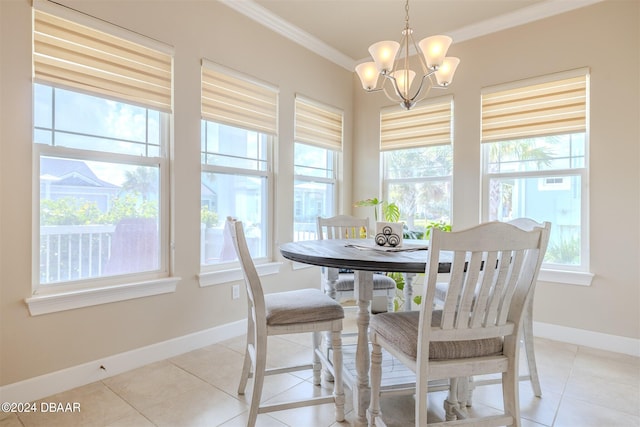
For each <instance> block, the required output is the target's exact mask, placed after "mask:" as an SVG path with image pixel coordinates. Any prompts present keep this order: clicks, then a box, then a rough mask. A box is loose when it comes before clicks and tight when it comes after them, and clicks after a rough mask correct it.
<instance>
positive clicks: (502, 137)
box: [482, 70, 589, 272]
mask: <svg viewBox="0 0 640 427" xmlns="http://www.w3.org/2000/svg"><path fill="white" fill-rule="evenodd" d="M587 111H588V75H587V71H586V70H577V71H572V72H567V73H562V74H556V75H551V76H547V77H543V78H540V79H537V80H530V81H526V82H519V83H518V84H517V85H516V84H513V85H507V86H506V87H505V86H501V87H498V88H487V89H485V90H484V91H483V94H482V142H483V150H482V151H483V172H484V180H483V194H484V196H483V200H484V207H483V217H484V219H485V220H489V221H491V220H499V221H508V220H511V219H514V218H518V217H530V218H533V219H535V220H536V221H550V222H551V223H552V228H551V237H550V240H549V246H548V248H547V253H546V256H545V259H544V266H545V268H547V269H558V270H574V271H584V272H586V271H587V269H588V261H589V260H588V250H587V248H588V236H587V230H588V224H587V206H588V205H587V191H586V188H587V178H588V174H587V172H588V169H587V165H588V158H587V152H588V151H587V147H588V144H587V123H588V120H587Z"/></svg>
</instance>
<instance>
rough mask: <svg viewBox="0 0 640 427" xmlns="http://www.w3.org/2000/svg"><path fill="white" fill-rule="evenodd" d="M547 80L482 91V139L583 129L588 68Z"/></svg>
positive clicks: (500, 139) (529, 135)
mask: <svg viewBox="0 0 640 427" xmlns="http://www.w3.org/2000/svg"><path fill="white" fill-rule="evenodd" d="M571 74H579V75H577V76H570V75H571ZM545 80H547V81H542V82H539V81H538V82H536V81H534V82H530V84H527V85H526V86H522V84H520V86H519V87H513V84H512V85H509V86H511V87H507V88H505V89H503V88H504V86H503V87H499V88H487V89H485V90H483V93H482V142H496V141H507V140H513V139H522V138H530V137H536V136H549V135H560V134H566V133H575V132H584V131H585V130H586V126H587V73H586V71H585V70H581V71H578V72H577V73H576V72H573V73H569V74H566V75H553V76H550V77H547V78H546V79H545Z"/></svg>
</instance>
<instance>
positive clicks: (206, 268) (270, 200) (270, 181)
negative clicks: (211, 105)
mask: <svg viewBox="0 0 640 427" xmlns="http://www.w3.org/2000/svg"><path fill="white" fill-rule="evenodd" d="M201 121H205V122H206V121H209V122H211V123H217V122H213V121H211V120H207V119H201ZM217 124H220V123H217ZM222 125H224V124H222ZM224 126H228V125H224ZM249 131H252V132H257V133H258V134H262V135H267V137H268V138H269V141H268V144H267V145H268V147H267V160H266V161H265V163H266V165H267V168H266V170H256V169H243V168H236V167H227V166H219V165H209V164H204V163H200V176H201V178H200V179H201V182H202V172H207V173H222V174H229V175H239V176H257V177H262V178H266V180H267V197H266V200H265V205H266V206H265V209H266V211H267V221H266V224H269V227H268V228H267V230H266V235H265V236H266V237H265V239H266V249H265V251H266V253H265V256H264V257H260V258H261V259H273V250H272V248H271V244H270V242H271V241H272V236H273V233H274V232H273V229H274V222H275V219H274V217H275V214H274V208H273V206H274V198H275V196H274V191H275V190H274V189H275V178H274V175H275V174H274V172H273V171H274V164H273V162H274V157H275V150H276V145H277V138H278V137H277V135H272V134H268V133H264V132H261V131H258V130H255V129H249ZM240 219H242V218H240ZM224 268H225V267H224V263H215V264H201V265H200V270H201V273H200V276H205V275H216V274H217V273H219V272H221V271H225V270H223V269H224ZM222 277H224V275H222ZM218 280H225V279H216V283H214V284H217V283H226V282H225V281H222V282H218ZM205 282H206V280H205ZM201 286H202V285H201ZM205 286H208V285H205Z"/></svg>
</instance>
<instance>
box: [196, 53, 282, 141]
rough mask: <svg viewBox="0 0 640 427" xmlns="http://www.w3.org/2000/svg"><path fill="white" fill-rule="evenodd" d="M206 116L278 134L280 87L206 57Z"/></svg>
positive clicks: (203, 116) (225, 122)
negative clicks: (215, 62)
mask: <svg viewBox="0 0 640 427" xmlns="http://www.w3.org/2000/svg"><path fill="white" fill-rule="evenodd" d="M202 118H203V119H205V120H211V121H214V122H216V123H221V124H224V125H228V126H234V127H240V128H243V129H248V130H253V131H257V132H262V133H267V134H271V135H276V134H277V133H278V90H277V89H276V88H275V87H273V86H270V85H268V84H266V83H263V82H260V81H258V80H256V79H253V78H251V77H248V76H244V75H241V74H240V73H237V72H234V71H232V70H229V69H226V68H224V67H222V66H220V65H217V64H214V63H213V62H210V61H207V60H205V59H203V60H202Z"/></svg>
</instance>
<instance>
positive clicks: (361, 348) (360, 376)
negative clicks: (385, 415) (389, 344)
mask: <svg viewBox="0 0 640 427" xmlns="http://www.w3.org/2000/svg"><path fill="white" fill-rule="evenodd" d="M354 282H355V283H354V285H355V286H354V288H355V289H354V291H355V298H356V301H357V302H358V314H357V325H358V341H357V344H356V384H355V386H354V387H353V405H354V407H355V410H356V423H355V425H356V427H362V426H366V425H367V414H366V411H367V407H368V406H369V398H370V397H371V388H370V387H369V306H370V303H371V299H372V298H373V273H372V272H369V271H356V272H355V275H354Z"/></svg>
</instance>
